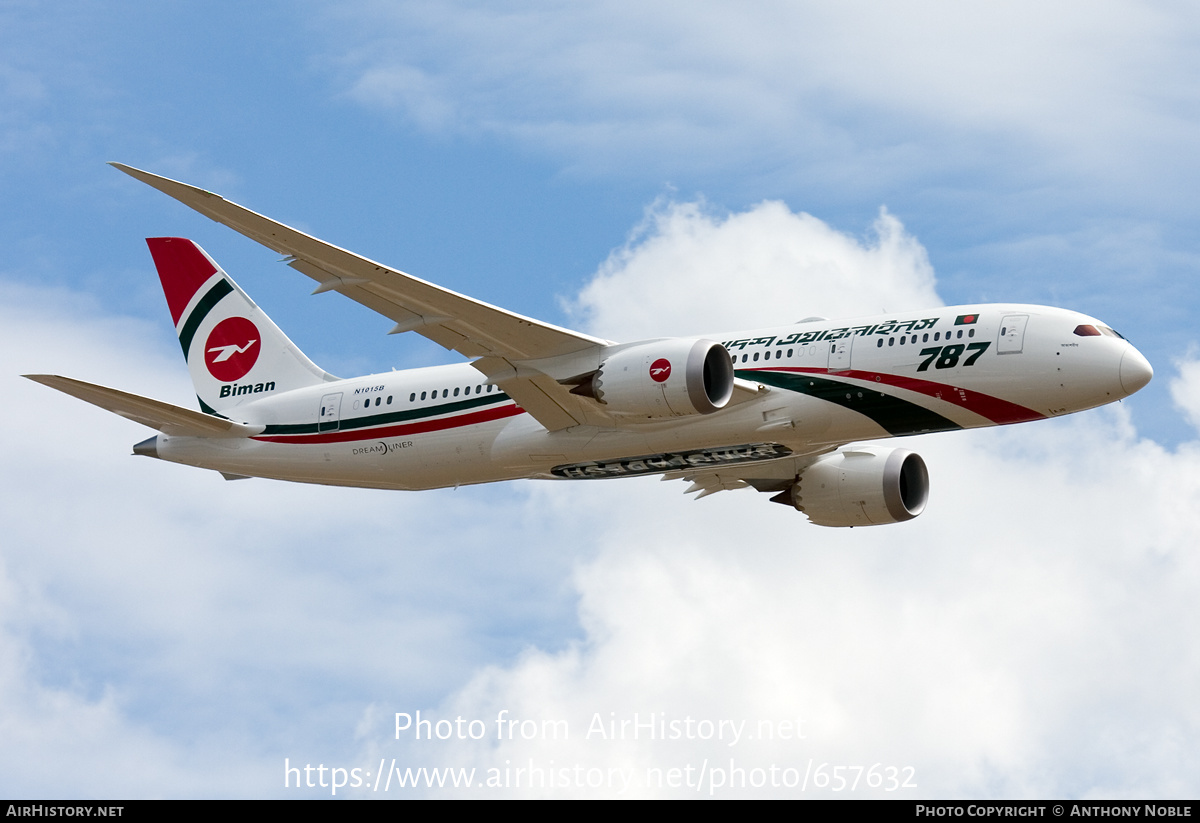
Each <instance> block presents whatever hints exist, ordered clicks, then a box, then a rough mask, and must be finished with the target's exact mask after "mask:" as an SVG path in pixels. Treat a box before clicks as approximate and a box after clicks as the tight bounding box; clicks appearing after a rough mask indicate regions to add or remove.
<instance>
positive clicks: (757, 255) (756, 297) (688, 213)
mask: <svg viewBox="0 0 1200 823" xmlns="http://www.w3.org/2000/svg"><path fill="white" fill-rule="evenodd" d="M939 303H940V300H939V299H938V297H937V294H936V291H935V289H934V276H933V269H932V267H931V266H930V265H929V259H928V257H927V256H926V254H925V249H924V248H922V246H921V244H920V243H918V242H917V241H916V240H915V239H914V238H913V237H912V236H911V235H909V234H908V233H907V232H905V230H904V227H903V226H902V225H901V224H900V221H899V220H897V219H896V218H895V217H893V216H892V215H890V214H888V213H887V212H886V211H882V212H881V213H880V215H879V217H878V219H876V221H875V223H874V225H873V226H872V231H871V235H870V236H869V237H867V238H863V239H861V240H860V239H857V238H854V237H850V236H848V235H846V234H844V233H842V232H839V231H837V230H835V229H833V228H831V227H830V226H828V225H827V224H825V223H823V222H821V221H820V220H818V219H817V218H815V217H813V216H812V215H809V214H795V213H793V212H792V211H790V210H789V209H788V208H787V206H785V205H784V204H783V203H779V202H767V203H763V204H761V205H759V206H756V207H755V208H753V209H750V210H749V211H746V212H741V213H737V214H729V215H723V216H717V215H714V214H712V213H710V212H708V211H706V209H705V206H704V204H703V203H660V204H657V205H656V206H655V207H654V208H652V209H651V210H650V212H649V213H648V215H647V217H646V219H645V221H644V222H643V224H642V226H641V227H639V229H637V230H636V231H635V232H634V234H633V235H632V237H631V238H630V240H629V242H628V243H627V244H626V245H625V246H624V247H623V248H621V249H619V250H617V251H616V252H614V253H613V254H612V255H611V256H610V257H609V259H608V260H607V261H605V263H604V264H603V265H602V266H601V267H600V270H599V272H598V273H597V274H596V276H595V277H594V278H593V279H592V281H591V283H589V284H588V285H587V287H586V288H584V290H583V291H582V293H581V294H580V296H579V299H578V301H577V302H576V303H575V305H574V306H572V307H571V309H572V310H573V313H574V314H576V315H577V316H580V320H581V321H582V322H584V323H585V324H586V325H587V326H588V327H589V328H590V329H591V330H592V331H594V332H595V333H596V334H600V335H604V336H607V337H610V338H613V339H617V340H635V339H638V338H644V337H661V336H663V335H686V334H700V333H710V332H711V333H716V332H718V331H729V330H732V329H749V328H761V327H763V326H770V325H781V324H784V323H791V322H795V321H797V320H800V319H801V318H802V317H808V316H813V315H822V316H829V317H844V316H852V315H858V314H869V313H874V314H878V313H880V312H882V311H885V310H886V311H902V310H904V309H911V308H921V307H928V306H933V305H938V304H939Z"/></svg>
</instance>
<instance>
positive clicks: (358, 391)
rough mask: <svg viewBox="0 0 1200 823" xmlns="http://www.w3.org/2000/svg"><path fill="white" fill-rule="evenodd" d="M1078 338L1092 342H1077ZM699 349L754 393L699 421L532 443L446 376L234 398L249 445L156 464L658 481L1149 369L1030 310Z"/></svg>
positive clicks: (459, 480)
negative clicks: (752, 452)
mask: <svg viewBox="0 0 1200 823" xmlns="http://www.w3.org/2000/svg"><path fill="white" fill-rule="evenodd" d="M1084 327H1086V328H1089V329H1094V330H1098V331H1097V333H1096V334H1092V333H1090V332H1086V331H1085V332H1084V333H1083V334H1081V333H1079V332H1078V331H1077V329H1079V328H1084ZM706 337H708V338H710V339H712V340H715V341H717V342H720V343H722V344H723V345H724V346H725V348H726V349H728V350H729V353H730V355H731V356H732V358H733V361H734V368H735V370H736V375H737V377H738V378H740V379H741V381H744V382H743V383H742V384H741V385H743V386H745V385H746V384H750V385H751V387H754V386H760V387H765V389H764V390H760V391H759V392H758V393H757V394H754V395H753V396H751V397H750V398H749V399H745V400H743V401H741V402H736V403H732V404H730V405H728V406H727V407H725V408H723V409H720V410H718V411H716V412H713V413H711V414H693V415H685V416H679V417H672V418H668V419H656V420H644V421H639V420H629V421H628V424H626V425H622V426H620V427H600V426H592V425H580V426H574V427H571V428H566V429H562V430H560V431H555V432H548V431H547V430H546V428H545V427H543V426H542V425H540V424H539V423H538V422H537V421H536V420H534V419H533V418H532V417H531V416H530V415H528V414H526V413H524V412H523V411H522V410H521V409H520V407H518V406H517V405H516V403H515V402H514V401H513V400H511V399H509V398H508V397H507V396H506V395H504V394H503V393H502V392H501V391H500V390H499V389H498V388H497V387H495V386H491V385H489V384H488V383H486V382H485V378H484V376H483V375H482V374H481V373H480V372H479V371H477V370H476V369H475V368H473V367H472V366H471V365H470V364H468V363H463V364H458V365H450V366H437V367H431V368H423V369H413V370H408V371H397V372H391V373H387V374H378V375H371V376H367V377H360V378H354V379H349V380H341V381H336V382H328V383H324V384H322V385H319V386H313V387H308V388H301V389H295V390H292V391H287V392H282V393H276V392H273V391H272V390H270V389H269V388H266V387H261V388H260V390H259V391H257V393H256V392H255V391H254V388H255V387H250V388H249V389H245V390H244V391H245V392H246V393H245V394H244V395H241V397H243V398H244V399H242V400H241V401H240V402H239V404H238V405H236V406H234V407H233V409H229V410H226V411H225V414H226V415H227V416H229V417H233V418H236V419H238V420H239V421H242V422H245V423H247V424H250V425H253V426H260V427H263V430H262V432H261V433H260V434H258V435H256V436H254V437H251V438H248V439H244V438H225V439H214V438H198V437H172V436H168V435H165V434H164V435H159V436H158V438H157V443H156V452H157V456H158V457H160V458H162V459H165V460H169V461H173V462H178V463H184V464H188V465H193V466H199V467H204V468H210V469H216V470H219V471H222V472H225V473H226V474H230V475H249V476H257V477H270V478H277V479H281V480H292V481H300V482H309V483H324V484H332V485H352V486H365V487H374V488H386V489H430V488H439V487H445V486H455V485H464V484H471V483H485V482H491V481H497V480H507V479H515V478H524V477H568V478H569V477H603V476H619V475H622V474H630V473H643V472H646V473H648V472H650V471H662V470H663V469H664V467H668V466H669V465H670V464H669V461H670V460H676V461H678V460H691V461H698V462H703V461H719V460H721V459H735V458H729V457H728V455H721V454H715V452H719V451H720V450H721V449H722V448H732V447H746V448H750V449H753V448H758V449H759V450H760V458H762V457H766V456H769V455H770V454H772V452H771V451H770V449H771V448H772V447H778V449H779V451H778V453H779V454H781V455H784V454H789V453H790V454H812V453H814V452H818V451H822V450H827V449H829V448H831V447H835V446H838V445H842V444H845V443H850V442H853V441H859V440H873V439H879V438H884V437H893V436H903V435H908V434H918V433H921V432H927V431H947V430H953V429H960V428H976V427H980V426H992V425H1003V424H1007V423H1015V422H1022V421H1027V420H1035V419H1041V418H1047V417H1054V416H1057V415H1061V414H1066V413H1069V412H1075V411H1081V410H1083V409H1089V408H1093V407H1095V406H1099V405H1103V404H1105V403H1109V402H1112V401H1114V400H1118V399H1120V398H1123V397H1125V396H1127V395H1129V394H1132V393H1133V392H1134V391H1136V390H1137V389H1139V388H1141V386H1142V385H1145V383H1146V382H1147V381H1148V380H1149V376H1150V373H1151V372H1150V367H1149V364H1148V363H1146V361H1145V359H1144V358H1143V357H1142V355H1141V354H1140V353H1138V352H1137V350H1136V349H1135V348H1134V347H1133V346H1132V345H1130V344H1129V343H1128V342H1126V341H1125V340H1124V339H1122V338H1121V337H1119V336H1118V335H1116V334H1115V333H1113V332H1112V331H1111V329H1108V328H1107V327H1105V326H1103V325H1102V324H1101V323H1100V322H1099V321H1097V320H1095V319H1094V318H1090V317H1087V316H1085V315H1082V314H1079V313H1076V312H1072V311H1067V310H1064V309H1055V308H1047V307H1042V306H1025V305H983V306H969V307H943V308H938V309H932V310H927V311H913V312H901V313H897V314H890V315H884V316H879V317H868V318H860V319H858V320H855V321H810V322H804V323H799V324H795V325H791V326H784V327H778V328H769V329H757V330H752V331H744V332H736V333H733V334H721V335H707V336H706ZM586 402H589V403H597V402H598V401H596V400H590V399H589V400H587V401H586ZM681 454H682V455H684V456H683V457H680V456H679V455H681ZM730 454H733V452H730ZM635 458H639V460H635ZM640 458H649V459H648V460H640ZM606 461H609V462H606ZM656 461H657V462H656ZM664 461H666V462H664Z"/></svg>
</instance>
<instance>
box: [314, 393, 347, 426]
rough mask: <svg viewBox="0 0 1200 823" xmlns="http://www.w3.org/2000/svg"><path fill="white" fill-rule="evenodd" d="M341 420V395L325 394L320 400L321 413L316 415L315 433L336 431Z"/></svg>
mask: <svg viewBox="0 0 1200 823" xmlns="http://www.w3.org/2000/svg"><path fill="white" fill-rule="evenodd" d="M341 418H342V393H341V392H338V393H337V394H327V395H325V396H324V397H322V398H321V411H320V413H319V414H318V415H317V431H319V432H332V431H337V428H338V423H339V421H340V420H341Z"/></svg>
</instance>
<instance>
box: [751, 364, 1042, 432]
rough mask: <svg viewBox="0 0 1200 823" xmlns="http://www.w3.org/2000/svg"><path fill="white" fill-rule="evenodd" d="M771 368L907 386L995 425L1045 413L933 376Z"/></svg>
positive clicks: (899, 387)
mask: <svg viewBox="0 0 1200 823" xmlns="http://www.w3.org/2000/svg"><path fill="white" fill-rule="evenodd" d="M771 371H787V372H800V373H802V374H826V375H830V376H837V377H849V378H852V379H854V380H865V381H868V382H871V383H884V384H886V385H888V386H894V387H895V388H898V389H907V390H908V391H914V392H918V393H920V394H924V395H927V396H929V397H933V398H935V399H937V400H944V401H946V402H947V403H953V404H954V405H956V406H961V407H962V408H964V409H966V410H967V411H971V412H974V413H975V414H978V415H979V416H980V417H986V418H987V419H988V420H991V421H992V422H993V423H996V424H997V425H1006V424H1008V423H1025V422H1027V421H1029V420H1042V419H1044V418H1045V416H1046V415H1044V414H1041V413H1040V412H1036V411H1034V410H1033V409H1027V408H1025V407H1024V406H1019V405H1017V404H1016V403H1010V402H1009V401H1007V400H1002V399H1000V398H999V397H992V396H991V395H990V394H983V393H982V392H977V391H971V390H970V389H963V388H959V387H958V386H950V385H947V384H945V383H935V382H934V381H932V380H922V379H921V378H919V377H906V376H904V375H900V374H887V373H886V372H875V371H858V370H857V369H847V370H845V371H838V370H836V369H805V368H788V367H784V368H777V369H771Z"/></svg>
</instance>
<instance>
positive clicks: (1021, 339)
mask: <svg viewBox="0 0 1200 823" xmlns="http://www.w3.org/2000/svg"><path fill="white" fill-rule="evenodd" d="M1028 322H1029V315H1028V314H1009V315H1006V316H1005V317H1004V318H1003V319H1002V320H1001V321H1000V338H999V339H998V340H997V341H996V354H1020V353H1021V350H1022V349H1023V348H1024V347H1025V324H1027V323H1028Z"/></svg>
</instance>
